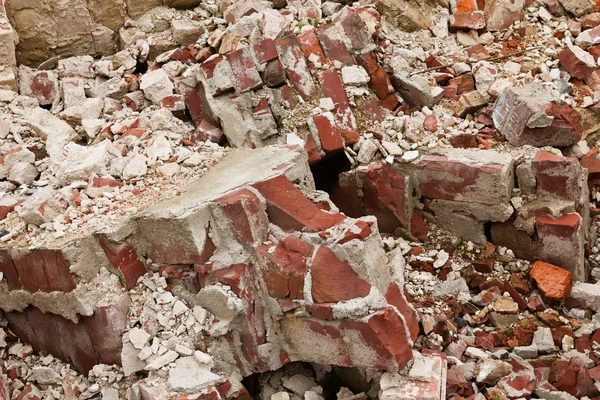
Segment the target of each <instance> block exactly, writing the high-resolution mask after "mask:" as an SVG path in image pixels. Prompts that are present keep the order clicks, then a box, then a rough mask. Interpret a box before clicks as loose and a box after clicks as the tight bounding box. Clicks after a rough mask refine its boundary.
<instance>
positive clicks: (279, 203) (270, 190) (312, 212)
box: [252, 175, 344, 232]
mask: <svg viewBox="0 0 600 400" xmlns="http://www.w3.org/2000/svg"><path fill="white" fill-rule="evenodd" d="M252 186H253V187H254V188H256V189H257V190H258V191H259V192H260V193H261V195H262V196H263V197H264V198H265V200H266V201H267V214H268V215H269V221H271V222H272V223H274V224H276V225H278V226H279V227H281V228H282V229H284V230H294V231H302V229H303V228H305V227H306V228H308V229H310V230H312V231H314V232H319V231H322V230H324V229H327V228H330V227H332V226H334V225H337V224H339V223H341V222H342V221H343V220H344V217H343V216H342V215H340V214H329V213H327V212H325V211H323V210H320V209H319V208H317V206H316V205H314V204H313V203H312V202H311V201H310V200H308V199H307V198H306V197H304V195H303V194H302V193H301V192H300V191H299V190H298V189H297V188H296V187H295V186H294V185H293V184H292V182H290V181H289V180H288V179H287V178H286V177H285V176H282V175H280V176H277V177H275V178H271V179H268V180H266V181H263V182H259V183H255V184H254V185H252Z"/></svg>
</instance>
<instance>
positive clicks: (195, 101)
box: [178, 85, 218, 127]
mask: <svg viewBox="0 0 600 400" xmlns="http://www.w3.org/2000/svg"><path fill="white" fill-rule="evenodd" d="M178 89H179V92H180V93H181V94H182V95H183V96H184V99H185V105H186V107H187V109H188V111H189V113H190V117H191V119H192V123H193V124H194V126H196V127H197V126H200V125H201V123H202V122H204V121H207V122H209V123H210V124H211V125H214V126H216V127H218V124H217V122H216V121H215V119H214V117H213V115H212V112H211V111H210V108H209V106H208V102H207V101H206V93H205V92H204V87H203V86H202V85H197V86H196V87H195V88H190V87H189V86H186V85H178Z"/></svg>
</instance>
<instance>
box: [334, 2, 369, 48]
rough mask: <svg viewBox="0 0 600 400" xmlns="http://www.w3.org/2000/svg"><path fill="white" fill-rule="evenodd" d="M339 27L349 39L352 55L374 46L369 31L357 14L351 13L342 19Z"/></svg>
mask: <svg viewBox="0 0 600 400" xmlns="http://www.w3.org/2000/svg"><path fill="white" fill-rule="evenodd" d="M340 25H341V27H342V30H343V32H344V34H345V35H346V37H347V38H348V39H349V42H350V44H351V50H352V51H353V53H359V52H362V51H363V50H364V49H366V48H368V47H369V46H372V45H373V44H374V43H373V39H372V38H371V35H370V34H369V29H368V28H367V25H366V24H365V22H364V21H363V18H362V17H361V15H360V14H359V13H358V12H353V13H351V14H350V15H348V16H347V17H346V18H344V19H342V20H341V21H340Z"/></svg>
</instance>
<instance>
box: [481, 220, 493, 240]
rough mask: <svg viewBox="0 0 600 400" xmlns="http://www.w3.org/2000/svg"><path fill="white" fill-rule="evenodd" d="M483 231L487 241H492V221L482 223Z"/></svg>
mask: <svg viewBox="0 0 600 400" xmlns="http://www.w3.org/2000/svg"><path fill="white" fill-rule="evenodd" d="M483 233H484V234H485V237H486V239H487V241H488V242H490V243H493V242H492V221H488V222H486V223H485V224H483Z"/></svg>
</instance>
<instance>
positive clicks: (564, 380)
mask: <svg viewBox="0 0 600 400" xmlns="http://www.w3.org/2000/svg"><path fill="white" fill-rule="evenodd" d="M562 365H564V364H561V367H559V368H557V372H556V383H554V386H555V387H556V388H557V389H558V390H560V391H563V392H567V393H569V394H571V395H572V396H575V397H577V398H582V397H586V396H587V397H594V396H596V395H598V389H597V388H596V387H595V386H594V380H593V379H592V378H591V377H590V374H589V372H588V370H587V368H586V366H585V364H584V362H583V360H582V359H581V358H580V357H572V358H571V359H570V360H569V363H568V364H567V365H566V367H562Z"/></svg>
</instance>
